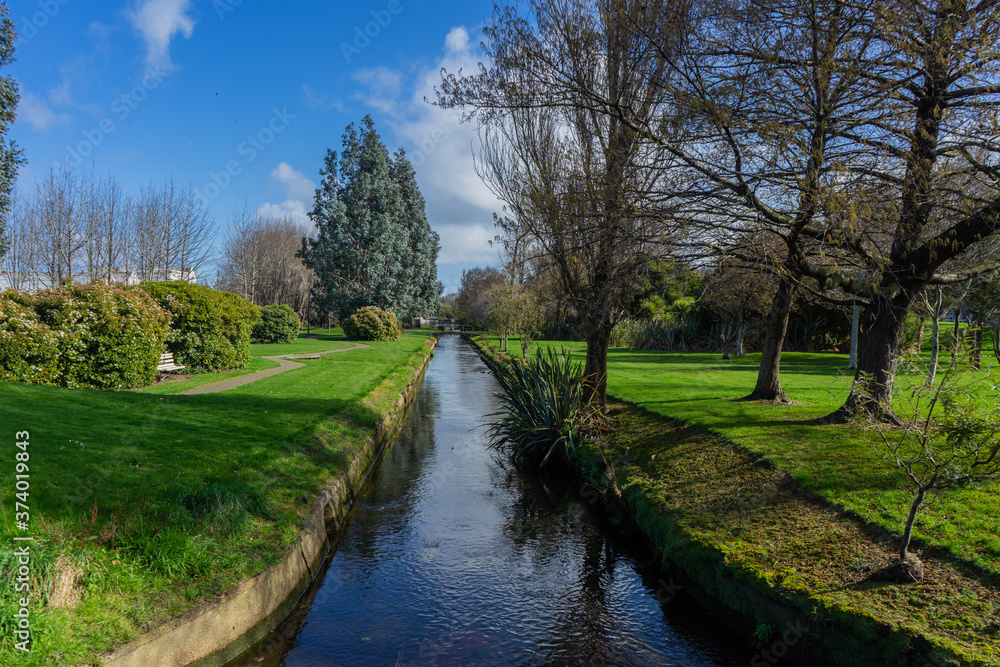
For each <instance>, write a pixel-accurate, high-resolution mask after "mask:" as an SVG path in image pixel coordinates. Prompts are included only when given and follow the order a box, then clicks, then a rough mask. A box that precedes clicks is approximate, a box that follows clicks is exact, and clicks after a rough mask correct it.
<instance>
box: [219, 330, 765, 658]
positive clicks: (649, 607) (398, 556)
mask: <svg viewBox="0 0 1000 667" xmlns="http://www.w3.org/2000/svg"><path fill="white" fill-rule="evenodd" d="M496 391H497V385H496V383H495V381H494V379H493V377H492V375H491V374H490V372H489V370H488V368H487V367H486V366H485V365H484V364H483V362H482V361H481V360H480V358H479V356H478V355H477V354H476V352H475V350H474V349H473V348H472V347H471V346H470V345H469V344H468V343H466V342H465V341H464V340H462V339H460V338H459V337H458V336H444V337H443V339H442V340H441V343H440V345H439V346H438V348H437V353H436V356H435V358H434V360H433V361H432V362H431V364H430V366H429V368H428V370H427V374H426V376H425V378H424V381H423V384H422V386H421V387H420V389H419V390H418V393H417V396H416V399H415V401H414V404H413V406H412V409H411V411H410V415H409V418H408V420H407V422H406V424H405V426H404V428H403V430H402V432H401V434H400V437H399V439H398V441H397V442H396V444H395V446H394V447H393V448H392V449H391V450H390V451H389V452H388V453H387V454H386V455H385V458H384V460H383V461H382V463H381V465H380V466H379V467H378V468H377V469H376V470H375V472H374V473H373V474H372V477H371V479H370V481H369V483H368V485H367V486H366V488H365V489H364V491H363V492H362V493H361V494H360V495H359V497H358V499H357V500H356V501H355V505H354V510H353V512H352V515H351V517H350V519H349V521H348V523H347V526H346V528H345V529H344V530H343V532H342V535H341V536H340V540H339V543H338V544H337V547H336V550H335V551H334V552H333V553H332V554H331V556H330V557H329V558H328V559H327V561H326V564H325V568H326V569H325V571H324V572H323V573H322V574H321V575H320V578H319V580H318V583H317V585H316V586H314V589H313V590H312V591H311V593H309V594H308V595H307V596H306V598H305V599H304V600H303V602H302V604H301V605H300V608H299V610H298V612H297V613H296V614H295V615H294V617H293V618H292V619H290V620H289V621H287V622H286V624H285V626H283V627H282V628H279V629H278V630H276V631H275V632H274V633H272V635H271V637H270V638H269V640H268V641H267V642H265V644H264V645H262V646H260V647H257V648H255V649H253V650H251V651H250V652H248V653H247V654H245V655H244V656H242V657H241V658H240V659H239V660H238V661H236V662H234V663H232V664H233V665H245V666H247V667H250V666H254V667H256V666H259V665H264V666H277V665H282V666H288V667H300V666H303V667H304V666H306V665H309V666H313V665H316V666H319V665H390V666H391V665H744V666H745V665H749V664H750V663H751V659H752V657H753V655H754V653H755V652H756V651H755V650H754V649H753V648H751V647H749V646H748V645H747V642H746V641H745V640H743V639H742V638H740V637H739V636H738V635H736V634H735V633H733V632H731V631H729V630H728V629H727V628H726V627H725V626H723V625H722V624H721V623H719V622H718V621H716V620H715V619H713V618H712V617H711V616H709V615H708V614H706V613H705V612H704V611H703V610H702V609H701V608H700V607H699V606H698V605H697V604H696V603H695V602H694V601H693V600H692V599H691V598H689V597H688V596H687V595H686V594H685V593H684V592H683V591H678V587H677V586H675V585H674V582H673V581H672V580H671V579H670V578H669V577H667V576H664V575H661V573H660V571H659V569H658V567H656V566H655V565H653V564H652V563H653V561H654V560H655V558H654V557H653V555H652V554H651V553H649V552H648V551H647V550H645V548H644V546H643V545H642V544H641V543H638V542H637V541H635V540H630V539H627V538H625V537H622V536H619V535H617V534H616V532H615V529H614V528H613V527H612V526H611V525H609V524H608V523H607V522H606V521H605V520H604V518H603V517H602V516H601V514H600V513H599V512H598V511H597V509H596V508H594V507H592V506H590V505H588V504H587V503H586V502H585V501H584V500H583V498H582V497H581V495H580V494H579V488H578V484H574V483H562V484H559V483H556V482H555V481H552V480H548V481H544V482H543V481H541V480H538V479H537V478H534V477H529V476H525V475H522V474H519V473H518V472H516V471H514V470H512V469H511V468H510V467H509V466H508V465H506V464H505V463H504V462H503V461H501V460H497V458H496V456H495V455H494V454H493V453H491V452H490V451H488V450H487V448H486V439H485V435H484V432H485V427H484V422H485V421H486V420H487V419H488V417H487V415H489V414H490V413H493V412H495V411H496V410H497V402H496V399H495V396H494V392H496Z"/></svg>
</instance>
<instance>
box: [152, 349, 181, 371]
mask: <svg viewBox="0 0 1000 667" xmlns="http://www.w3.org/2000/svg"><path fill="white" fill-rule="evenodd" d="M184 368H185V367H184V366H178V365H177V364H175V363H174V355H173V353H171V352H167V353H166V354H161V355H160V365H159V366H157V367H156V370H157V371H158V372H160V373H172V372H173V371H182V370H184Z"/></svg>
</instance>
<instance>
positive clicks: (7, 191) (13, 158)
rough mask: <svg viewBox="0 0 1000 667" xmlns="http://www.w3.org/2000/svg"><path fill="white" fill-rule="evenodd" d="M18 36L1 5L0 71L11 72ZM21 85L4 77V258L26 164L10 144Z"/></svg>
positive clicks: (0, 101)
mask: <svg viewBox="0 0 1000 667" xmlns="http://www.w3.org/2000/svg"><path fill="white" fill-rule="evenodd" d="M16 39H17V34H16V33H15V31H14V22H13V21H12V20H11V19H10V14H9V13H8V12H7V3H0V68H7V67H9V66H10V65H11V63H13V62H14V42H15V40H16ZM19 100H20V95H19V94H18V92H17V81H16V80H15V79H14V77H13V76H10V75H7V76H3V77H0V257H3V256H4V254H5V253H6V252H7V239H6V237H5V236H4V227H5V224H4V222H5V220H6V218H7V213H8V212H9V211H10V204H11V192H12V191H13V189H14V181H16V180H17V169H18V167H19V166H20V165H22V164H24V162H25V160H24V154H23V152H22V151H21V149H20V148H18V147H17V144H16V143H14V142H13V141H7V140H6V138H5V137H6V135H7V130H8V128H9V127H10V125H11V123H13V122H14V116H15V111H16V109H17V103H18V101H19Z"/></svg>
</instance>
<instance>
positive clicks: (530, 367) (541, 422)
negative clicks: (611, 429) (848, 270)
mask: <svg viewBox="0 0 1000 667" xmlns="http://www.w3.org/2000/svg"><path fill="white" fill-rule="evenodd" d="M497 381H498V382H499V383H500V388H501V392H499V393H498V396H499V397H500V404H501V406H502V408H503V409H502V410H501V411H500V412H497V413H494V414H493V415H491V416H492V417H498V419H497V420H496V421H494V422H491V423H490V428H489V431H488V433H489V436H490V448H491V449H495V450H497V451H500V452H504V453H506V454H507V455H508V456H509V457H510V459H511V460H512V461H513V462H514V464H515V465H517V466H519V467H522V468H541V467H543V466H545V465H547V464H549V463H555V462H565V461H566V460H567V459H568V458H569V457H571V456H572V455H573V454H574V453H575V452H576V447H577V444H578V443H579V441H580V438H581V429H583V428H584V427H585V426H589V425H596V424H598V423H599V420H600V411H599V410H598V408H597V405H596V403H593V402H588V401H585V399H584V396H586V395H588V394H589V393H590V392H587V390H586V389H587V387H588V385H589V384H590V378H589V377H588V376H585V375H584V374H583V368H582V366H581V365H580V364H578V363H576V362H574V361H572V360H571V359H570V353H569V352H568V351H567V350H559V351H558V352H556V351H555V350H553V349H551V348H549V349H548V350H546V351H545V353H543V352H541V351H539V352H538V353H537V354H536V355H535V357H534V358H533V359H529V360H527V361H525V362H521V361H519V360H514V361H512V362H511V363H509V364H505V365H503V366H501V367H500V368H499V369H498V371H497Z"/></svg>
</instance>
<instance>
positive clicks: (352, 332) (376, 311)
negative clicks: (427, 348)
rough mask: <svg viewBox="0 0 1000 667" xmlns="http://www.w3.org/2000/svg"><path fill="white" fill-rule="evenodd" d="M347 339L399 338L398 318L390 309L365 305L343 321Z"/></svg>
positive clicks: (342, 325)
mask: <svg viewBox="0 0 1000 667" xmlns="http://www.w3.org/2000/svg"><path fill="white" fill-rule="evenodd" d="M341 327H342V328H343V329H344V335H345V336H346V337H347V339H348V340H399V320H397V319H396V314H395V313H393V312H392V311H391V310H382V309H381V308H379V307H378V306H365V307H364V308H360V309H358V311H357V312H355V313H354V314H353V315H351V316H350V317H348V318H347V319H346V320H344V321H343V323H342V324H341Z"/></svg>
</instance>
